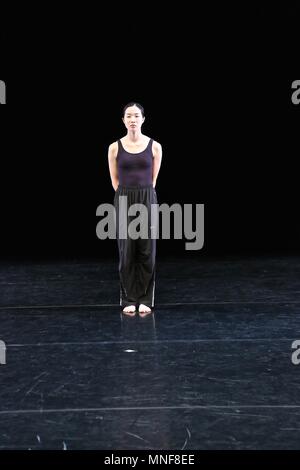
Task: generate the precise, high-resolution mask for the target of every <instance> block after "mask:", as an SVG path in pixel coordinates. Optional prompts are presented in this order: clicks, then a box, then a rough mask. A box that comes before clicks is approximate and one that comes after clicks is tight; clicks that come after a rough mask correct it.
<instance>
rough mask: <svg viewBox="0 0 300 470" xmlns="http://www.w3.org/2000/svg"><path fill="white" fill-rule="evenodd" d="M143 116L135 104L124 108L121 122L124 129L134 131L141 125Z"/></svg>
mask: <svg viewBox="0 0 300 470" xmlns="http://www.w3.org/2000/svg"><path fill="white" fill-rule="evenodd" d="M144 120H145V118H144V117H143V116H142V112H141V110H140V109H139V108H138V107H137V106H130V107H129V108H127V109H126V111H125V114H124V117H123V122H124V124H125V126H126V129H128V130H129V131H136V130H139V129H140V128H141V127H142V124H143V122H144Z"/></svg>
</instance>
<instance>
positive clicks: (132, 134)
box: [126, 131, 144, 143]
mask: <svg viewBox="0 0 300 470" xmlns="http://www.w3.org/2000/svg"><path fill="white" fill-rule="evenodd" d="M143 137H144V135H143V134H142V133H141V132H136V131H128V133H127V136H126V138H127V140H128V141H129V142H134V143H137V142H139V141H141V140H142V138H143Z"/></svg>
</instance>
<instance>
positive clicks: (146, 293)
mask: <svg viewBox="0 0 300 470" xmlns="http://www.w3.org/2000/svg"><path fill="white" fill-rule="evenodd" d="M122 120H123V123H124V124H125V127H126V129H127V134H126V135H125V136H124V137H122V138H121V139H120V140H118V141H116V142H114V143H112V144H111V145H110V146H109V150H108V163H109V171H110V177H111V182H112V185H113V188H114V190H115V191H116V193H115V198H114V205H115V209H116V222H117V240H118V248H119V276H120V305H121V306H122V307H123V312H124V313H126V314H128V315H132V316H133V315H135V312H136V306H137V304H139V307H138V310H139V312H140V313H150V312H151V308H153V307H154V291H155V257H156V239H155V238H153V237H151V236H149V237H148V238H147V239H144V238H138V239H133V238H131V237H130V236H129V235H128V233H127V237H126V238H123V237H120V224H119V220H124V219H122V216H123V217H126V222H127V223H126V226H127V227H128V225H129V224H130V222H131V220H132V218H131V217H130V216H128V215H127V214H128V209H129V207H130V206H131V205H132V204H136V203H140V204H144V205H145V206H146V207H147V209H148V214H149V215H148V218H147V225H148V226H147V231H148V233H150V229H151V225H150V224H151V217H150V214H151V204H157V197H156V191H155V189H154V188H155V185H156V180H157V177H158V173H159V169H160V165H161V159H162V148H161V145H160V144H159V143H158V142H155V141H154V140H153V139H151V138H150V137H147V136H146V135H144V134H143V133H142V125H143V123H144V121H145V117H144V108H143V107H142V106H141V105H140V104H139V103H135V102H131V103H128V104H127V105H126V106H125V107H124V109H123V117H122ZM120 196H126V197H127V211H126V215H124V214H125V212H124V209H123V206H120V203H121V200H120ZM124 199H125V198H123V200H124ZM122 211H123V214H122ZM120 215H121V218H119V216H120ZM152 227H153V226H152Z"/></svg>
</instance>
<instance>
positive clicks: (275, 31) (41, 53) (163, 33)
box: [0, 3, 300, 260]
mask: <svg viewBox="0 0 300 470" xmlns="http://www.w3.org/2000/svg"><path fill="white" fill-rule="evenodd" d="M27 13H29V12H27ZM36 18H37V19H36V20H35V21H33V22H32V23H26V26H24V24H23V25H22V27H19V26H17V25H16V27H15V29H14V30H10V31H9V32H8V31H6V32H5V31H4V30H3V32H2V33H1V76H0V78H1V79H2V80H5V81H6V84H7V105H6V106H5V107H4V106H2V107H1V162H2V163H1V164H2V168H3V171H2V175H1V176H2V177H1V180H2V184H1V193H2V197H1V218H2V222H1V248H0V251H1V253H0V255H1V259H14V260H18V259H25V258H26V259H32V260H35V259H41V258H43V259H44V258H45V259H49V260H50V259H57V258H66V259H74V258H76V259H77V258H91V259H101V258H104V257H106V256H111V255H112V256H116V254H117V253H116V244H115V241H113V240H106V241H100V240H98V239H97V237H96V231H95V229H96V224H97V222H98V221H99V218H97V217H96V208H97V206H98V205H99V204H101V203H103V202H111V203H112V201H113V197H114V191H113V188H112V186H111V182H110V176H109V171H108V164H107V149H108V145H109V144H110V143H111V142H112V141H114V140H116V139H118V138H120V137H121V136H122V135H123V134H124V127H123V124H122V122H121V110H122V108H123V106H124V104H126V103H127V102H128V101H131V100H135V101H138V102H141V103H142V104H143V106H144V108H145V112H146V121H145V124H144V127H143V131H144V133H145V134H147V135H150V136H151V137H153V138H154V139H156V140H158V141H159V142H160V143H161V144H162V146H163V161H162V167H161V171H160V174H159V178H158V182H157V187H156V189H157V194H158V198H159V202H160V203H162V202H167V203H170V204H171V203H175V202H179V203H182V204H183V203H193V204H196V203H203V204H205V244H204V248H203V249H202V250H200V251H198V252H186V251H185V249H184V244H185V241H184V240H183V241H178V240H170V241H166V240H160V241H159V251H158V254H159V256H163V255H164V254H168V255H169V254H172V255H174V256H193V257H194V256H205V255H212V256H214V255H226V254H232V253H233V254H240V253H250V254H252V253H253V254H268V253H296V252H297V253H299V236H300V225H299V210H298V199H299V196H298V193H299V190H298V186H299V183H298V171H297V163H298V161H297V160H298V154H299V151H298V141H299V112H300V106H295V105H293V104H292V102H291V94H292V90H291V84H292V82H293V81H294V80H296V79H297V78H299V75H298V71H299V69H297V62H298V61H297V32H298V29H299V26H298V25H299V8H298V7H297V6H293V7H283V6H281V7H276V6H272V7H270V8H267V7H250V6H248V7H247V6H243V7H238V8H237V7H235V8H233V7H228V6H226V7H225V6H223V7H221V8H220V7H217V6H215V5H211V6H210V7H206V6H200V7H199V8H196V7H193V8H191V7H190V8H189V7H186V6H185V8H183V7H182V6H174V5H173V6H172V8H168V9H166V11H165V12H164V13H163V12H162V11H161V9H160V8H159V7H157V6H154V4H152V5H151V7H150V5H149V6H148V7H147V6H146V9H145V8H144V11H142V10H141V5H139V4H134V3H132V4H130V6H128V5H127V6H126V7H123V8H122V9H120V7H117V6H116V8H115V10H114V11H108V10H107V9H106V10H104V9H103V11H101V10H97V12H96V11H95V12H93V11H81V10H80V9H79V7H78V10H76V11H75V10H74V7H73V9H72V10H69V11H68V12H63V11H59V12H58V11H54V10H53V11H48V12H46V13H45V12H43V13H42V12H38V16H37V17H36Z"/></svg>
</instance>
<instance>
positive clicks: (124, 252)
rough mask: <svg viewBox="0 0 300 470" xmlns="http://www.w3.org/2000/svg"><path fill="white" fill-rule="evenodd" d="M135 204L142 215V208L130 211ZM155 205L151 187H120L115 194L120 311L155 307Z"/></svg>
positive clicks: (156, 232) (153, 192)
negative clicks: (143, 306) (126, 308)
mask: <svg viewBox="0 0 300 470" xmlns="http://www.w3.org/2000/svg"><path fill="white" fill-rule="evenodd" d="M134 204H141V205H142V211H140V210H139V207H140V208H141V206H135V207H133V205H134ZM157 204H158V203H157V196H156V191H155V189H154V188H153V186H152V185H149V186H143V187H137V186H135V187H128V186H119V187H118V189H117V191H116V193H115V198H114V206H115V211H116V236H117V242H118V250H119V277H120V305H121V306H122V307H126V306H128V305H136V304H144V305H147V307H150V308H152V307H154V293H155V259H156V239H157V234H158V206H157ZM130 208H131V209H130ZM136 209H137V211H136ZM131 211H132V213H131ZM137 234H139V236H138V237H137Z"/></svg>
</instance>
